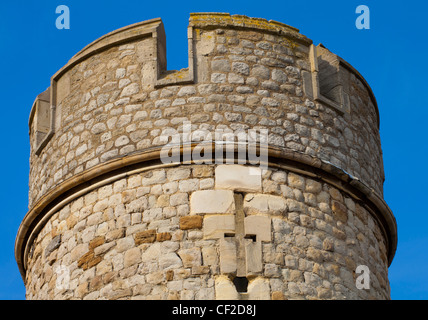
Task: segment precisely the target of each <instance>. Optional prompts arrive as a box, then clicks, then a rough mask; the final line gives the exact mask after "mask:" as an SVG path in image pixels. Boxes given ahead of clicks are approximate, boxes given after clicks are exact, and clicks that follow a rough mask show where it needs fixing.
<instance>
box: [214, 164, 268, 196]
mask: <svg viewBox="0 0 428 320" xmlns="http://www.w3.org/2000/svg"><path fill="white" fill-rule="evenodd" d="M215 188H216V189H227V190H235V191H241V192H258V191H261V189H262V179H261V169H260V168H256V167H250V166H241V165H232V164H229V165H219V166H217V167H216V169H215Z"/></svg>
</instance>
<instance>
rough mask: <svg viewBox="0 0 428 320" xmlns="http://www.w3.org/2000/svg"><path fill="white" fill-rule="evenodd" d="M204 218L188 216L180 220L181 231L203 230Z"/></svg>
mask: <svg viewBox="0 0 428 320" xmlns="http://www.w3.org/2000/svg"><path fill="white" fill-rule="evenodd" d="M202 221H203V218H202V217H201V216H186V217H181V218H180V229H181V230H189V229H201V228H202Z"/></svg>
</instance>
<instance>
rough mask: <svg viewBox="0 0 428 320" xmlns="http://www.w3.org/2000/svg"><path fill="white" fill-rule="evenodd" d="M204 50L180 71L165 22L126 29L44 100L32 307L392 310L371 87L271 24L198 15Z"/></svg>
mask: <svg viewBox="0 0 428 320" xmlns="http://www.w3.org/2000/svg"><path fill="white" fill-rule="evenodd" d="M188 47H189V53H188V57H189V66H188V68H185V69H182V70H180V71H168V70H167V68H166V38H165V33H164V27H163V24H162V21H161V20H160V19H152V20H149V21H144V22H141V23H137V24H133V25H130V26H127V27H124V28H121V29H119V30H116V31H113V32H111V33H109V34H106V35H105V36H103V37H101V38H99V39H97V40H95V41H94V42H92V43H91V44H89V45H88V46H86V47H85V48H83V50H81V51H80V52H79V53H77V54H76V55H75V56H74V57H72V58H71V60H70V61H69V62H68V63H67V64H66V65H65V66H64V67H63V68H62V69H61V70H59V71H58V72H57V73H56V74H55V75H53V77H52V79H51V85H50V87H49V88H48V89H47V90H46V91H45V92H43V93H41V94H40V95H39V96H38V97H37V98H36V100H35V102H34V104H33V107H32V109H31V113H30V119H29V127H30V141H31V157H30V183H29V187H30V190H29V212H28V213H27V214H26V216H25V217H24V219H23V222H22V224H21V226H20V228H19V230H18V234H17V238H16V245H15V255H16V260H17V263H18V266H19V270H20V272H21V274H22V277H23V279H24V282H25V286H26V296H27V299H302V298H303V299H389V298H390V287H389V282H388V266H389V265H390V263H391V261H392V259H393V256H394V253H395V249H396V244H397V231H396V222H395V219H394V216H393V215H392V212H391V211H390V209H389V208H388V206H387V205H386V203H385V202H384V200H383V181H384V172H383V163H382V161H383V160H382V151H381V144H380V137H379V114H378V108H377V104H376V100H375V97H374V95H373V92H372V90H371V89H370V87H369V85H368V84H367V82H366V81H365V80H364V78H363V77H362V76H361V75H360V73H359V72H358V71H357V70H355V69H354V68H353V67H352V66H351V65H350V64H349V63H347V62H346V61H345V60H343V59H342V58H340V57H338V56H337V55H335V54H334V53H332V52H330V51H329V50H328V49H326V48H325V47H324V46H322V45H318V46H315V45H313V43H312V41H311V40H310V39H308V38H306V37H305V36H304V35H302V34H300V33H299V31H298V30H297V29H295V28H293V27H290V26H288V25H286V24H283V23H280V22H276V21H267V20H265V19H258V18H249V17H246V16H241V15H233V16H231V15H229V14H224V13H195V14H191V15H190V23H189V27H188ZM218 131H220V132H223V133H227V134H229V136H228V137H229V138H230V137H231V138H230V139H229V138H226V139H224V135H220V136H217V135H215V134H214V133H217V132H218ZM254 133H256V138H255V139H253V138H251V139H250V136H251V137H254ZM257 133H259V134H258V135H257ZM262 133H263V134H262ZM239 134H242V135H241V136H239ZM177 137H178V138H177ZM201 137H202V138H201ZM219 137H220V138H219ZM239 137H244V139H240V138H239ZM245 137H247V139H245ZM223 147H224V148H223ZM218 150H219V151H218ZM251 150H252V151H251ZM250 151H251V152H250ZM254 160H258V161H254ZM360 266H362V267H360ZM361 268H363V269H361ZM361 270H363V271H361ZM363 275H364V276H367V277H366V278H364V281H360V280H359V278H360V276H363ZM358 284H359V285H360V286H358ZM361 285H363V287H361Z"/></svg>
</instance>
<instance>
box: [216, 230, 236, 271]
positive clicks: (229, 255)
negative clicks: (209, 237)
mask: <svg viewBox="0 0 428 320" xmlns="http://www.w3.org/2000/svg"><path fill="white" fill-rule="evenodd" d="M236 268H237V251H236V243H235V239H233V238H221V239H220V271H221V273H234V272H236Z"/></svg>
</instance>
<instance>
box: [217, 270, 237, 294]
mask: <svg viewBox="0 0 428 320" xmlns="http://www.w3.org/2000/svg"><path fill="white" fill-rule="evenodd" d="M214 286H215V297H216V300H238V299H239V293H238V291H236V288H235V286H234V284H233V283H232V281H230V279H229V278H228V277H227V276H219V277H217V278H216V279H215V284H214Z"/></svg>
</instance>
